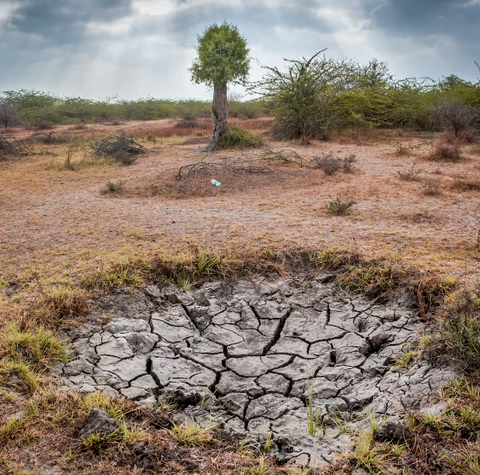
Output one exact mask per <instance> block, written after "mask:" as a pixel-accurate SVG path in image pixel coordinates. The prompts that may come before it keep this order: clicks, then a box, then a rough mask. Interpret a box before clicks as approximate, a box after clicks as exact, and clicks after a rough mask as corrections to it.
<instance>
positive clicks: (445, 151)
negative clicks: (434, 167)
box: [427, 143, 462, 163]
mask: <svg viewBox="0 0 480 475" xmlns="http://www.w3.org/2000/svg"><path fill="white" fill-rule="evenodd" d="M427 158H428V159H429V160H434V161H437V162H452V163H457V162H459V161H460V160H461V159H462V155H461V148H460V147H459V146H458V145H456V144H454V145H450V144H447V143H439V144H437V145H435V146H434V148H433V152H432V153H431V154H430V155H429V156H428V157H427Z"/></svg>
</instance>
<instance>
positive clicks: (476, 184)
mask: <svg viewBox="0 0 480 475" xmlns="http://www.w3.org/2000/svg"><path fill="white" fill-rule="evenodd" d="M451 188H452V190H456V191H480V181H478V180H461V179H455V181H454V182H453V183H452V185H451Z"/></svg>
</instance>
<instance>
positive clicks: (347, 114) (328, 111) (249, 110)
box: [0, 55, 480, 138]
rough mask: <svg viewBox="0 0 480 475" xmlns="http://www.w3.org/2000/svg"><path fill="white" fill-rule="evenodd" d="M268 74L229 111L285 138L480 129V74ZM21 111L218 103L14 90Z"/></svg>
mask: <svg viewBox="0 0 480 475" xmlns="http://www.w3.org/2000/svg"><path fill="white" fill-rule="evenodd" d="M265 69H266V74H265V76H264V78H263V79H262V80H261V81H259V82H257V83H252V84H250V85H249V89H248V90H249V92H252V93H254V94H255V95H256V97H257V98H256V99H253V100H247V101H242V100H238V98H236V97H232V98H230V100H229V116H230V117H238V118H245V119H253V118H258V117H264V116H273V117H275V118H276V123H277V130H279V131H280V132H281V134H282V135H283V136H284V137H287V138H295V137H304V136H308V137H317V138H327V136H328V133H329V131H331V130H333V129H335V128H338V127H346V126H357V127H369V128H373V127H380V128H387V127H410V128H415V129H421V130H437V129H438V128H440V127H443V126H445V125H453V126H454V128H455V124H452V123H451V122H452V120H453V121H455V120H457V119H458V120H460V122H462V124H463V125H462V127H466V126H469V127H474V128H479V127H480V78H479V80H478V81H477V82H472V81H466V80H463V79H461V78H460V77H458V76H456V75H453V74H452V75H450V76H446V77H443V78H441V79H439V80H437V81H433V80H431V79H428V78H423V79H415V78H410V79H395V78H394V77H393V76H392V74H391V73H390V71H389V68H388V65H387V64H386V63H384V62H379V61H377V60H375V59H374V60H372V61H370V62H369V63H368V64H366V65H363V66H359V65H357V64H356V63H354V62H352V61H349V60H336V59H330V58H326V57H325V56H323V57H318V56H317V55H316V56H314V57H313V58H310V59H302V60H295V61H287V63H286V67H285V68H284V69H283V70H282V69H279V68H276V67H274V68H269V67H267V68H265ZM1 101H3V102H4V103H5V101H6V102H8V104H9V106H10V107H11V108H12V107H13V108H14V110H15V114H16V117H15V124H14V123H12V121H10V125H23V126H27V127H39V128H42V127H48V126H51V125H56V124H79V123H95V122H107V121H122V120H157V119H165V118H179V119H183V120H194V119H197V118H202V117H210V110H211V102H210V101H207V100H205V101H202V100H168V99H155V98H142V99H138V100H130V101H127V100H104V101H96V100H90V99H85V98H81V97H59V96H56V95H53V94H49V93H45V92H41V91H36V90H30V91H28V90H19V91H6V92H3V93H2V94H1V95H0V102H1Z"/></svg>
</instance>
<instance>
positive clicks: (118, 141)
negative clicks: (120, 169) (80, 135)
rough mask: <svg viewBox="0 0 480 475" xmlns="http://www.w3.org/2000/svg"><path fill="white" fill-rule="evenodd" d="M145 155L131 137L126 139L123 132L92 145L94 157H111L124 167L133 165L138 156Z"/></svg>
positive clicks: (142, 149) (145, 151)
mask: <svg viewBox="0 0 480 475" xmlns="http://www.w3.org/2000/svg"><path fill="white" fill-rule="evenodd" d="M144 153H147V149H146V148H145V147H143V146H142V145H140V144H139V143H138V142H137V141H136V140H135V139H134V138H133V137H130V138H127V136H126V135H125V132H122V133H121V134H120V135H110V137H107V138H105V139H100V140H97V141H96V142H94V143H93V155H95V156H96V157H112V158H114V159H115V160H118V161H120V162H122V163H123V164H125V165H130V164H132V163H134V162H135V161H136V160H137V158H138V155H140V154H144Z"/></svg>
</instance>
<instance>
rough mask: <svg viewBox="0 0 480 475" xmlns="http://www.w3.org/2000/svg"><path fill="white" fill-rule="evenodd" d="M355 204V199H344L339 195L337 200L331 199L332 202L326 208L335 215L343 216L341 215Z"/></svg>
mask: <svg viewBox="0 0 480 475" xmlns="http://www.w3.org/2000/svg"><path fill="white" fill-rule="evenodd" d="M354 204H356V202H355V201H352V200H347V201H342V199H341V198H340V197H338V196H337V198H336V199H335V200H333V201H330V203H328V204H327V205H326V208H327V210H328V211H330V212H331V213H333V214H334V215H335V216H341V215H344V214H345V213H346V212H347V210H348V209H349V208H351V207H352V206H353V205H354Z"/></svg>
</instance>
